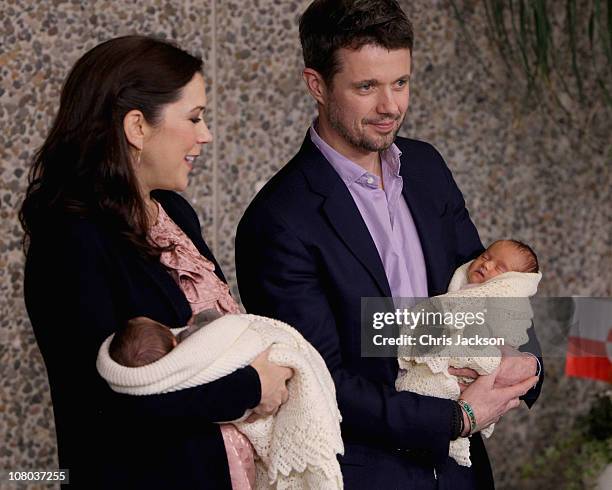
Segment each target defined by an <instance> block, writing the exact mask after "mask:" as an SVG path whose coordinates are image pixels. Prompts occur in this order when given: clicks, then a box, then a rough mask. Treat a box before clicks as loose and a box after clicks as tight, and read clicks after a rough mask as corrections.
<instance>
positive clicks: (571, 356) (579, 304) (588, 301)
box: [565, 298, 612, 383]
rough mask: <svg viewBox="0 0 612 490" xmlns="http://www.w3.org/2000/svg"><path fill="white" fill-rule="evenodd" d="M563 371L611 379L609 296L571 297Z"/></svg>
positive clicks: (611, 314) (611, 312)
mask: <svg viewBox="0 0 612 490" xmlns="http://www.w3.org/2000/svg"><path fill="white" fill-rule="evenodd" d="M574 307H575V309H574V318H573V320H572V326H571V329H570V336H569V339H568V343H567V356H566V361H565V374H567V375H568V376H579V377H583V378H592V379H598V380H602V381H607V382H609V383H612V298H574Z"/></svg>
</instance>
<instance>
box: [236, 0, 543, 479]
mask: <svg viewBox="0 0 612 490" xmlns="http://www.w3.org/2000/svg"><path fill="white" fill-rule="evenodd" d="M300 39H301V43H302V49H303V52H304V61H305V66H306V68H305V69H304V80H305V82H306V86H307V88H308V90H309V92H310V94H311V95H312V96H313V98H314V99H315V100H316V102H317V107H318V112H319V117H318V118H317V120H316V121H315V122H314V123H313V125H312V127H311V128H310V130H309V132H308V134H307V135H306V139H305V140H304V143H303V145H302V147H301V149H300V151H299V152H298V154H297V155H296V156H295V157H294V158H293V159H292V160H291V161H290V162H289V163H288V164H287V165H286V166H285V167H284V168H283V169H282V170H281V171H280V172H278V174H276V175H275V176H274V177H273V178H272V180H271V181H270V182H269V183H268V184H267V185H266V186H265V187H264V188H263V189H262V190H261V191H260V193H259V194H258V195H257V197H256V198H255V199H254V201H253V202H252V203H251V205H250V206H249V208H248V210H247V211H246V213H245V215H244V217H243V218H242V220H241V222H240V224H239V227H238V234H237V238H236V264H237V274H238V284H239V288H240V294H241V298H242V301H243V303H244V305H245V307H246V309H247V310H248V311H249V312H252V313H257V314H262V315H267V316H270V317H274V318H279V319H281V320H283V321H286V322H287V323H289V324H291V325H293V326H295V327H296V328H297V329H298V330H299V331H300V332H301V333H302V334H303V335H304V337H305V338H306V339H307V340H309V341H310V342H311V343H312V344H313V345H314V346H315V347H316V348H317V349H318V351H319V352H320V353H321V355H322V356H323V358H324V359H325V361H326V363H327V366H328V368H329V370H330V372H331V373H332V376H333V378H334V382H335V385H336V392H337V399H338V404H339V407H340V410H341V412H342V416H343V422H342V433H343V439H344V443H345V455H344V456H343V457H342V458H341V459H340V461H341V467H342V471H343V476H344V482H345V487H346V488H347V489H351V488H394V489H396V488H419V489H420V488H435V487H436V485H437V488H453V489H463V488H465V489H468V488H469V489H471V488H492V487H493V480H492V476H491V469H490V466H489V462H488V458H487V455H486V452H485V449H484V445H483V443H482V439H481V438H480V435H479V434H476V435H475V436H473V437H472V438H471V459H472V462H473V466H472V467H470V468H468V467H464V466H459V465H457V464H456V463H455V462H454V460H452V459H450V458H449V457H448V449H449V442H450V441H451V440H452V439H455V438H457V437H461V436H466V435H468V433H469V431H470V419H469V417H468V414H466V413H464V412H463V411H462V408H461V407H460V406H459V404H458V403H457V402H455V401H452V400H444V399H438V398H432V397H427V396H421V395H417V394H414V393H409V392H397V391H396V390H395V388H394V383H395V379H396V377H397V372H398V364H397V359H396V358H364V357H361V345H360V310H361V308H360V301H361V298H362V297H374V296H384V297H391V296H394V297H424V296H432V295H436V294H441V293H443V292H445V291H446V288H447V286H448V282H449V280H450V277H451V275H452V273H453V271H454V270H455V268H456V267H458V266H459V265H461V264H462V263H464V262H467V261H468V260H470V259H472V258H474V257H475V256H477V255H478V254H479V253H480V252H481V251H482V250H483V247H482V244H481V242H480V239H479V237H478V233H477V231H476V229H475V227H474V225H473V224H472V222H471V220H470V218H469V215H468V212H467V210H466V209H465V203H464V200H463V196H462V195H461V192H460V191H459V189H458V188H457V186H456V184H455V182H454V180H453V178H452V175H451V173H450V171H449V170H448V168H447V167H446V165H445V163H444V161H443V159H442V157H441V156H440V155H439V154H438V153H437V151H436V150H435V149H434V148H433V147H432V146H431V145H429V144H427V143H423V142H419V141H415V140H409V139H405V138H399V137H396V134H397V132H398V130H399V128H400V126H401V124H402V121H403V119H404V116H405V114H406V110H407V108H408V99H409V81H410V73H411V67H410V64H411V54H412V42H413V34H412V28H411V25H410V23H409V21H408V19H407V18H406V16H405V15H404V13H403V12H402V10H401V9H400V7H399V6H398V5H397V3H396V2H395V1H393V0H357V1H346V0H345V1H342V0H317V1H315V2H313V3H312V4H311V5H310V6H309V7H308V9H307V10H306V12H305V13H304V15H303V16H302V18H301V20H300ZM532 337H533V335H532ZM533 338H534V339H535V337H533ZM535 343H536V344H537V341H535ZM517 354H518V353H517ZM537 364H538V361H537V360H536V358H535V357H534V356H532V355H524V356H520V355H518V356H506V357H504V358H503V361H502V364H501V367H500V370H499V372H498V374H497V376H494V375H491V376H481V377H479V378H478V379H476V381H474V382H473V383H472V384H471V385H470V386H469V387H468V388H466V389H464V390H463V393H462V396H461V397H462V399H463V400H465V401H466V402H467V403H468V405H470V406H471V407H472V409H473V411H474V412H475V415H476V419H477V424H478V428H482V427H486V426H487V425H489V424H491V423H493V422H495V421H496V420H498V419H499V418H500V417H501V416H502V415H503V414H504V413H505V412H507V411H508V410H510V409H511V408H514V407H516V406H518V404H519V400H518V397H519V396H521V395H523V394H525V393H526V392H527V391H528V390H529V389H530V388H532V387H533V386H534V384H535V383H536V382H537V378H536V377H535V376H533V375H535V374H536V370H537ZM455 374H459V373H458V372H456V373H455ZM461 374H467V375H469V376H471V377H473V378H476V377H477V375H475V373H474V372H462V373H461ZM538 393H539V385H538V386H537V387H536V388H535V389H531V391H529V393H528V394H527V397H526V398H527V399H528V400H529V401H530V403H533V401H534V400H535V398H537V394H538Z"/></svg>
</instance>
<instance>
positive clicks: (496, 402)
mask: <svg viewBox="0 0 612 490" xmlns="http://www.w3.org/2000/svg"><path fill="white" fill-rule="evenodd" d="M498 372H499V368H498V369H496V370H495V371H494V372H493V373H492V374H489V375H484V376H479V377H478V379H476V381H474V382H473V383H472V384H470V385H469V386H468V387H467V388H466V389H465V390H464V391H463V393H462V394H461V398H462V399H463V400H465V401H466V402H467V403H469V404H470V406H471V407H472V410H474V415H475V416H476V423H477V425H478V427H477V430H481V429H484V428H485V427H488V426H489V425H491V424H494V423H496V422H497V421H498V420H499V419H500V418H501V416H502V415H504V414H505V413H506V412H508V411H509V410H512V409H513V408H516V407H518V406H519V404H520V401H519V397H520V396H522V395H524V394H525V393H527V392H528V391H529V390H530V389H531V388H532V387H533V385H534V384H536V383H537V382H538V377H537V376H531V377H529V378H527V379H525V380H523V381H521V382H520V383H518V384H516V385H514V386H507V387H500V386H496V385H495V378H496V376H497V375H498ZM464 422H465V426H466V430H465V431H464V434H462V435H466V434H467V433H468V432H469V429H470V425H469V421H468V420H467V419H466V417H465V414H464Z"/></svg>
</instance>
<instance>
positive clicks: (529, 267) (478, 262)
mask: <svg viewBox="0 0 612 490" xmlns="http://www.w3.org/2000/svg"><path fill="white" fill-rule="evenodd" d="M510 271H514V272H539V266H538V257H537V256H536V254H535V252H534V251H533V250H532V249H531V247H530V246H529V245H526V244H524V243H523V242H519V241H518V240H498V241H496V242H493V243H492V244H491V245H489V248H487V249H486V250H485V251H484V252H483V253H481V254H480V255H479V256H478V257H476V259H475V260H474V262H472V263H471V264H470V267H469V269H468V273H467V276H468V282H469V283H470V284H478V283H481V282H485V281H488V280H489V279H492V278H494V277H495V276H499V275H500V274H503V273H504V272H510Z"/></svg>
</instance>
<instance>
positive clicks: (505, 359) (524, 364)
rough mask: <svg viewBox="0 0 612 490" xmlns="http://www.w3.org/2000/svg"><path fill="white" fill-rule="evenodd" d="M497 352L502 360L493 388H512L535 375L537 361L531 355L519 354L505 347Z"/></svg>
mask: <svg viewBox="0 0 612 490" xmlns="http://www.w3.org/2000/svg"><path fill="white" fill-rule="evenodd" d="M499 350H500V351H501V354H502V358H501V363H500V364H499V371H498V373H497V377H496V378H495V386H500V387H503V386H512V385H515V384H517V383H520V382H521V381H524V380H526V379H527V378H529V377H531V376H534V375H535V374H536V372H537V370H538V361H537V359H536V358H535V356H533V355H532V354H527V353H525V352H519V351H518V350H516V349H515V348H513V347H509V346H507V345H504V346H502V347H500V348H499Z"/></svg>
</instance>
